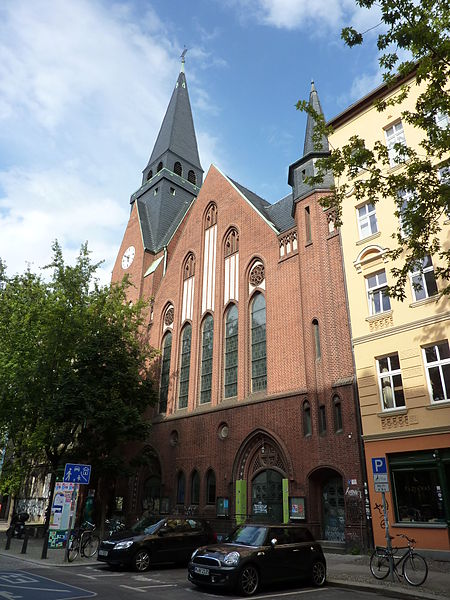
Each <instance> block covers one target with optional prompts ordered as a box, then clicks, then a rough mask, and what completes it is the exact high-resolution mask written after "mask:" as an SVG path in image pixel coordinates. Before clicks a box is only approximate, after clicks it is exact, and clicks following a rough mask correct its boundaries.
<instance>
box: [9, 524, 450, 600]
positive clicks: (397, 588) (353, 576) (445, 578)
mask: <svg viewBox="0 0 450 600" xmlns="http://www.w3.org/2000/svg"><path fill="white" fill-rule="evenodd" d="M5 544H6V535H5V534H4V533H0V565H1V561H2V558H3V557H13V558H15V559H17V562H18V563H19V561H20V562H21V561H24V562H25V563H27V564H28V565H30V563H31V564H32V565H33V566H40V567H47V566H58V567H65V568H71V567H80V566H83V565H92V564H96V562H97V560H96V557H94V558H90V559H88V558H81V557H78V558H77V559H76V560H75V561H74V562H73V563H65V562H64V550H50V549H49V550H48V555H47V558H46V559H41V553H42V544H43V540H42V538H39V539H36V538H30V539H29V540H28V547H27V552H26V554H21V550H22V544H23V541H22V540H17V539H12V540H11V548H10V549H9V550H5ZM325 556H326V559H327V570H328V576H327V580H328V583H329V585H335V586H341V587H347V588H348V587H351V588H355V589H362V590H364V591H372V592H376V593H380V591H381V590H386V593H387V594H389V595H391V596H393V597H396V598H407V599H409V600H411V599H412V598H420V599H421V600H448V597H449V589H450V563H449V562H441V561H437V560H431V559H429V558H427V563H428V568H429V571H428V578H427V580H426V581H425V583H424V584H423V585H422V586H420V587H417V588H415V587H413V586H410V585H408V584H407V583H403V582H402V581H400V582H398V581H396V582H395V583H392V582H391V580H390V578H389V579H388V580H385V581H376V580H375V579H374V578H373V577H372V575H371V573H370V570H369V556H365V555H358V556H353V555H350V554H331V553H326V555H325ZM21 568H25V567H21ZM0 569H1V566H0Z"/></svg>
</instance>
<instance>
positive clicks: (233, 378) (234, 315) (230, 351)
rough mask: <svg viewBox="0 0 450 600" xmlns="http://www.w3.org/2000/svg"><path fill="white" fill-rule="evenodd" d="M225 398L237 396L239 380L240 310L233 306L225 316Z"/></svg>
mask: <svg viewBox="0 0 450 600" xmlns="http://www.w3.org/2000/svg"><path fill="white" fill-rule="evenodd" d="M224 365H225V368H224V380H225V385H224V396H225V398H233V397H234V396H237V380H238V309H237V306H236V304H231V305H230V306H229V308H228V310H227V312H226V316H225V360H224Z"/></svg>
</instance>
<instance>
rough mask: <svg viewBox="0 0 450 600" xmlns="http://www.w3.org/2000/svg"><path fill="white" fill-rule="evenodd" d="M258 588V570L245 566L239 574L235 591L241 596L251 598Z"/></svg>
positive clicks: (251, 566)
mask: <svg viewBox="0 0 450 600" xmlns="http://www.w3.org/2000/svg"><path fill="white" fill-rule="evenodd" d="M258 586H259V573H258V569H257V568H256V567H254V566H253V565H246V566H245V567H244V568H243V569H242V571H241V572H240V573H239V578H238V584H237V589H238V592H239V593H240V594H242V595H243V596H251V595H252V594H254V593H255V592H256V590H257V589H258Z"/></svg>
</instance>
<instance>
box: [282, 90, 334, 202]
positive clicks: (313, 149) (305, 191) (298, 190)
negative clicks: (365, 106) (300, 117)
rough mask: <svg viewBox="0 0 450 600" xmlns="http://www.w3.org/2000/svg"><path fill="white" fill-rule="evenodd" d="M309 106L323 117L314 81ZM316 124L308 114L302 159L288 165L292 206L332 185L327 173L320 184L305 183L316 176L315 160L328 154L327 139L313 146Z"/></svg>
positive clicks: (330, 176)
mask: <svg viewBox="0 0 450 600" xmlns="http://www.w3.org/2000/svg"><path fill="white" fill-rule="evenodd" d="M309 105H310V106H311V107H312V108H313V109H314V110H315V111H316V113H318V114H319V115H323V111H322V106H321V105H320V100H319V94H318V93H317V90H316V86H315V85H314V81H311V91H310V93H309ZM315 127H316V123H315V120H314V118H313V117H312V116H311V115H310V114H308V118H307V121H306V131H305V143H304V145H303V157H302V158H300V160H298V161H297V162H295V163H294V164H292V165H290V167H289V176H288V183H289V185H290V186H291V187H292V193H293V199H294V206H293V211H294V209H295V203H296V202H297V201H298V200H301V199H302V198H305V197H307V196H309V194H311V193H312V192H314V191H318V190H323V189H330V186H331V185H332V184H333V176H332V175H331V173H329V172H327V173H326V174H325V176H324V179H323V181H322V182H321V183H316V184H311V183H307V180H308V177H312V176H314V175H316V169H315V166H314V163H315V161H316V159H318V158H323V157H325V156H328V154H329V146H328V140H327V138H326V137H325V136H324V135H322V136H321V138H320V145H319V146H316V145H315V144H314V139H313V136H314V129H315Z"/></svg>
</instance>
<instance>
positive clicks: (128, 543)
mask: <svg viewBox="0 0 450 600" xmlns="http://www.w3.org/2000/svg"><path fill="white" fill-rule="evenodd" d="M132 545H133V540H127V541H126V542H117V544H116V545H115V546H114V550H125V549H126V548H129V547H130V546H132Z"/></svg>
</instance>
